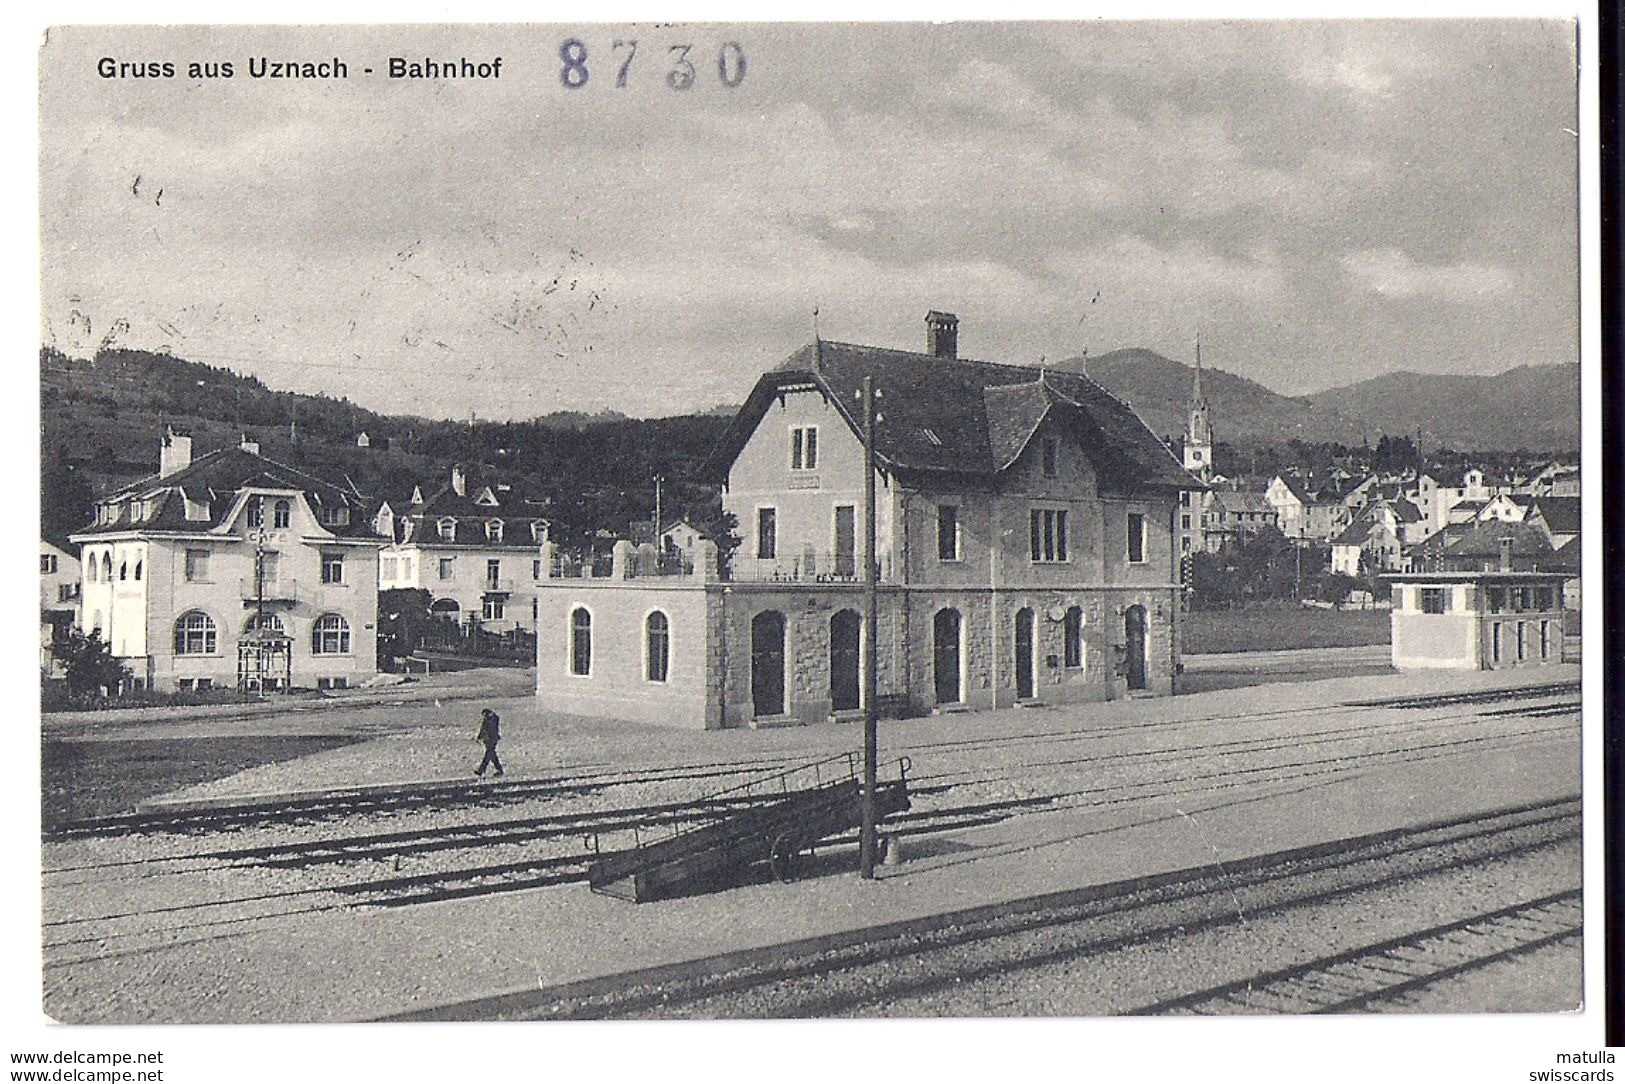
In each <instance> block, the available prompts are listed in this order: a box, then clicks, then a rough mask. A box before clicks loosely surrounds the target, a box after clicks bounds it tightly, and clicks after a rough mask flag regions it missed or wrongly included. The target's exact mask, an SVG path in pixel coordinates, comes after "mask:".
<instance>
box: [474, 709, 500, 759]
mask: <svg viewBox="0 0 1625 1084" xmlns="http://www.w3.org/2000/svg"><path fill="white" fill-rule="evenodd" d="M501 721H502V720H501V719H500V718H498V716H497V713H496V712H494V711H492V710H491V709H490V708H486V709H485V713H484V714H483V715H482V716H481V717H480V732H479V733H478V734H476V735H475V736H474V740H475V741H477V742H480V743H482V744H484V746H485V759H484V760H482V761H480V766H479V767H478V768H476V769H474V774H475V775H478V776H484V775H485V769H486V768H487V767H492V768H495V769H496V774H498V775H501V774H502V761H500V760H498V759H497V742H499V741H501V740H502V732H501V731H500V730H499V729H498V726H499V724H500V723H501Z"/></svg>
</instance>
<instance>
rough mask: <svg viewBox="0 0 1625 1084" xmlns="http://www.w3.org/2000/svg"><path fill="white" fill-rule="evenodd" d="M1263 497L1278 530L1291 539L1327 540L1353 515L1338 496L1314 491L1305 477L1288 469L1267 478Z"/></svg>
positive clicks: (1348, 522)
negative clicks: (1273, 515) (1273, 514)
mask: <svg viewBox="0 0 1625 1084" xmlns="http://www.w3.org/2000/svg"><path fill="white" fill-rule="evenodd" d="M1264 499H1265V500H1267V501H1268V502H1269V504H1270V507H1272V508H1274V509H1275V517H1276V522H1277V523H1278V524H1279V526H1280V531H1281V533H1282V534H1284V535H1286V536H1287V537H1288V538H1290V539H1292V540H1293V541H1295V542H1300V543H1301V542H1304V541H1307V540H1314V541H1318V542H1326V541H1330V540H1331V538H1332V537H1333V536H1334V535H1336V534H1337V533H1338V532H1340V531H1342V530H1343V529H1344V528H1345V527H1347V526H1348V525H1349V524H1350V523H1351V522H1353V518H1354V517H1353V513H1352V511H1351V509H1350V508H1349V506H1348V505H1347V504H1345V503H1343V501H1342V500H1341V499H1340V498H1338V497H1337V496H1335V495H1323V494H1319V493H1316V492H1315V491H1313V490H1312V489H1311V488H1310V486H1309V483H1308V481H1307V480H1306V479H1305V478H1303V477H1302V476H1300V475H1297V474H1294V473H1292V472H1289V471H1284V472H1282V473H1280V474H1277V475H1276V476H1275V477H1274V478H1272V479H1270V484H1269V487H1268V488H1267V489H1265V491H1264Z"/></svg>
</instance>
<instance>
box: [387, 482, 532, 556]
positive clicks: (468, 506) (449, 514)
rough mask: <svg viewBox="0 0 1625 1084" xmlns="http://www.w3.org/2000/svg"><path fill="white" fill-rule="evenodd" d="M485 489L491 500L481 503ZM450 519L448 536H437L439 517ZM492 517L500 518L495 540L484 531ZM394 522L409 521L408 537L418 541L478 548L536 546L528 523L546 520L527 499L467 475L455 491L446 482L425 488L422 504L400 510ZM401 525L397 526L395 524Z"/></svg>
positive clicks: (423, 543) (526, 548)
mask: <svg viewBox="0 0 1625 1084" xmlns="http://www.w3.org/2000/svg"><path fill="white" fill-rule="evenodd" d="M487 490H489V491H490V492H491V496H492V498H493V499H495V501H496V503H495V504H489V503H481V497H482V496H483V494H484V493H485V492H486V491H487ZM447 518H450V519H452V520H453V521H454V525H453V528H452V537H451V538H442V537H441V536H440V521H441V520H443V519H447ZM492 520H500V521H501V522H502V541H500V542H495V541H492V540H491V538H490V537H489V536H488V535H487V534H486V524H487V523H489V522H490V521H492ZM398 522H400V523H410V524H411V525H412V537H411V539H410V541H412V542H414V543H418V544H422V545H437V544H438V545H447V546H453V545H455V546H479V547H482V548H487V549H488V548H492V547H498V546H500V547H502V548H504V549H525V550H529V549H536V548H537V547H538V546H540V545H541V540H540V539H539V538H537V537H535V536H534V535H533V534H532V532H531V524H533V523H537V522H544V523H545V522H546V520H545V518H544V517H543V516H540V515H538V514H537V509H536V508H535V507H533V506H531V505H530V504H529V502H527V501H525V500H523V499H522V498H520V497H518V496H517V495H515V494H514V493H513V492H512V491H511V490H502V491H500V492H499V490H498V486H497V484H496V483H495V482H487V481H478V480H475V479H473V478H470V479H468V480H467V481H466V483H465V484H464V486H463V492H461V493H458V492H457V490H456V489H455V488H453V486H452V485H451V484H450V483H449V482H448V483H445V484H443V485H441V486H440V487H439V488H437V489H434V490H431V491H429V492H428V493H427V494H426V495H425V496H424V498H423V503H422V504H414V505H412V506H411V507H409V508H406V509H405V510H403V511H402V512H401V513H400V515H399V517H398ZM398 529H401V528H398Z"/></svg>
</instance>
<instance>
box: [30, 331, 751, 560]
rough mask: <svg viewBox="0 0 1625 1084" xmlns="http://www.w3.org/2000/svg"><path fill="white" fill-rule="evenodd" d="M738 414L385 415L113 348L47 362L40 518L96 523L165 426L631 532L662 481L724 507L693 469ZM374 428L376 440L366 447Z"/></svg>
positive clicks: (693, 506)
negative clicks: (507, 490)
mask: <svg viewBox="0 0 1625 1084" xmlns="http://www.w3.org/2000/svg"><path fill="white" fill-rule="evenodd" d="M728 420H729V419H728V417H727V416H719V415H715V414H712V415H701V416H693V417H687V416H679V417H673V418H654V419H634V418H625V417H620V416H611V417H610V418H608V419H598V418H596V417H594V416H587V415H581V414H573V413H568V412H561V413H559V414H556V415H550V416H548V417H544V418H537V419H533V420H531V421H526V422H478V421H476V422H473V423H470V422H467V421H446V420H435V419H427V418H417V417H403V416H387V415H381V414H377V413H374V412H372V411H369V410H366V409H364V408H361V407H358V406H356V405H355V404H353V403H350V402H349V401H347V400H344V399H332V398H328V397H326V396H312V395H298V394H293V393H289V392H278V391H273V390H271V389H269V388H267V387H265V386H264V385H263V384H262V383H260V381H258V380H256V379H254V378H252V377H244V376H241V375H239V374H237V373H233V372H231V371H230V370H226V369H218V368H214V367H212V366H207V365H198V364H195V363H192V362H187V361H183V360H181V359H179V358H174V357H170V356H168V355H163V354H151V353H146V352H143V351H109V352H105V353H103V354H101V355H98V357H97V358H95V359H94V360H84V359H75V358H68V357H66V356H64V355H62V354H58V353H55V352H52V351H43V352H42V353H41V357H40V437H41V442H40V447H41V450H42V456H43V458H44V463H43V464H42V470H41V507H42V516H41V518H42V520H43V524H42V526H43V527H44V529H46V530H48V531H58V532H61V531H67V530H71V529H73V528H74V527H77V526H81V525H83V524H84V523H86V522H88V520H89V518H90V510H91V504H90V502H91V499H92V496H93V494H97V493H104V492H106V491H108V490H109V489H112V488H116V487H117V486H120V485H123V484H126V483H128V482H130V481H133V480H135V479H137V478H140V477H143V476H145V475H147V474H150V473H152V472H153V471H155V470H156V469H157V465H158V441H159V437H160V435H161V434H162V433H163V431H164V427H165V426H166V425H173V426H175V427H176V428H177V429H180V430H182V431H184V432H189V433H191V434H192V437H193V447H194V449H195V451H196V452H197V453H198V454H201V453H203V452H207V451H210V450H213V449H215V448H219V447H224V446H227V445H231V444H235V443H237V441H238V440H239V439H241V437H242V436H244V435H246V436H247V437H248V438H249V439H251V440H257V441H258V442H259V444H260V450H261V452H262V453H263V454H264V455H266V456H268V457H269V458H271V459H275V460H279V461H282V462H287V463H290V464H297V465H299V466H302V467H304V468H306V469H309V470H312V471H314V472H316V473H319V474H322V475H325V476H327V477H331V478H333V479H335V480H342V479H345V478H348V479H350V480H351V481H352V482H353V483H354V486H355V488H356V489H357V490H359V491H360V492H361V493H362V494H364V495H365V496H367V497H370V498H373V499H391V500H400V499H401V498H403V497H405V496H407V495H409V494H410V492H411V489H412V486H413V485H414V484H417V483H421V484H423V485H424V486H426V487H429V486H433V485H436V484H439V482H440V481H441V480H443V479H444V478H445V477H446V474H447V471H448V468H449V465H450V464H451V463H453V462H462V463H466V464H470V465H473V466H474V467H475V473H476V474H478V473H480V470H481V468H483V469H484V470H486V471H489V472H492V473H495V474H497V475H498V476H500V477H501V478H502V479H503V480H505V481H508V482H510V483H512V484H513V485H515V487H516V488H517V489H518V490H519V491H520V492H521V493H522V494H523V495H524V496H526V497H530V498H532V499H533V500H536V501H539V502H543V503H544V505H545V507H546V514H547V515H548V517H549V518H551V519H553V520H554V522H555V524H556V528H557V530H556V532H555V537H559V538H562V539H564V540H566V541H572V540H574V539H577V538H579V537H581V536H583V535H585V534H587V533H590V532H592V531H594V530H597V529H600V528H602V529H608V530H615V531H618V532H624V531H625V530H626V525H627V524H628V523H630V522H631V521H633V520H636V519H642V518H646V517H648V516H649V515H650V513H651V510H652V505H653V501H654V482H653V479H654V477H655V476H656V475H657V474H658V475H663V476H664V477H666V478H667V479H673V480H675V481H671V482H669V483H668V484H667V485H666V487H665V491H664V495H663V496H664V502H665V508H666V510H667V511H668V512H669V513H670V514H672V515H676V514H679V513H684V514H688V515H691V516H692V517H694V518H695V520H696V522H704V521H707V520H709V519H712V518H714V517H715V515H716V514H717V510H718V500H717V494H716V491H715V489H714V488H712V487H708V486H702V485H698V484H694V483H691V482H686V481H682V479H689V478H693V477H694V476H695V475H696V473H697V470H698V466H699V463H700V461H701V460H702V459H703V458H704V457H705V456H706V455H708V454H709V453H710V451H711V448H712V447H713V446H714V445H715V444H716V441H717V439H718V438H719V437H720V436H721V433H722V430H723V429H724V428H725V427H726V425H727V423H728ZM363 432H365V433H366V434H367V437H368V440H369V442H370V446H369V447H360V446H358V445H357V437H358V436H359V434H361V433H363Z"/></svg>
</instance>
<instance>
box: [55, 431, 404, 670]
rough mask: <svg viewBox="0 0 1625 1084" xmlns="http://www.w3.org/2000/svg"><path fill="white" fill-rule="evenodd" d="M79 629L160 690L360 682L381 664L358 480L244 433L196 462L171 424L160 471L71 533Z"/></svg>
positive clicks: (374, 542) (107, 501) (372, 544)
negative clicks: (282, 458) (264, 452)
mask: <svg viewBox="0 0 1625 1084" xmlns="http://www.w3.org/2000/svg"><path fill="white" fill-rule="evenodd" d="M71 540H72V541H73V542H74V543H75V544H77V545H78V546H79V552H80V559H81V561H82V563H83V570H84V572H83V588H82V594H83V598H82V601H81V604H80V617H79V620H80V627H81V628H82V629H83V630H84V631H85V632H90V631H93V630H94V631H99V632H100V634H101V638H102V639H103V640H104V641H105V642H106V643H108V644H109V645H110V646H111V648H112V652H113V655H114V657H115V658H117V659H118V660H119V661H121V662H123V663H124V664H125V665H126V666H128V667H129V669H130V671H131V673H132V675H133V677H134V680H135V683H136V684H137V685H138V686H140V687H146V688H154V689H166V690H169V689H191V688H207V687H210V686H235V687H242V688H253V689H280V688H287V687H289V686H304V687H310V686H315V687H318V688H321V687H329V686H342V685H348V684H353V683H355V682H356V681H358V680H361V679H364V678H366V677H368V676H370V675H371V674H372V673H373V672H374V671H375V669H376V666H375V663H376V658H377V635H376V632H375V628H374V626H375V623H376V620H377V611H378V549H379V547H380V545H382V542H381V540H379V539H378V538H376V537H375V536H374V535H373V534H372V531H371V526H370V523H369V520H368V517H367V515H366V510H365V507H364V505H363V502H362V499H361V497H360V496H359V495H358V494H357V493H356V492H355V491H354V490H353V489H349V488H345V487H342V486H339V485H336V484H334V483H332V482H328V481H325V480H322V479H319V478H316V477H314V476H312V475H310V474H307V473H305V472H304V471H301V470H298V469H296V468H293V467H289V466H286V465H284V464H281V463H277V462H273V461H272V460H269V459H266V458H264V457H263V456H261V455H260V454H259V447H258V445H257V444H255V443H253V442H252V441H246V440H245V441H244V442H243V443H242V444H241V445H240V446H238V447H234V448H223V449H218V450H216V451H213V452H209V453H208V454H206V455H203V456H200V457H198V458H197V459H195V460H194V459H193V458H192V439H191V437H189V436H185V435H182V434H180V433H176V432H175V431H174V430H172V429H171V430H169V431H168V432H166V433H165V435H164V438H163V444H162V447H161V449H160V455H159V467H158V473H157V474H154V475H151V476H149V477H147V478H144V479H141V480H140V481H138V482H136V483H134V484H132V485H129V486H126V487H124V488H122V489H120V490H119V491H117V492H115V493H113V494H112V495H110V496H108V497H104V498H102V499H101V500H99V501H97V503H96V520H95V522H94V523H92V524H91V525H90V526H88V527H85V528H84V529H82V530H80V531H78V532H76V533H75V534H74V535H73V536H72V539H71Z"/></svg>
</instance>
